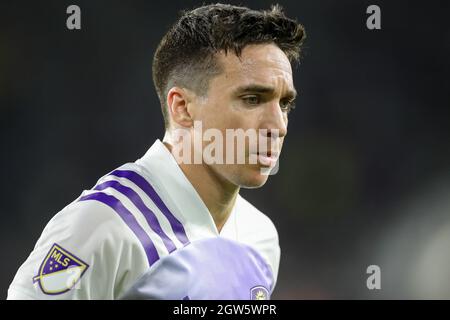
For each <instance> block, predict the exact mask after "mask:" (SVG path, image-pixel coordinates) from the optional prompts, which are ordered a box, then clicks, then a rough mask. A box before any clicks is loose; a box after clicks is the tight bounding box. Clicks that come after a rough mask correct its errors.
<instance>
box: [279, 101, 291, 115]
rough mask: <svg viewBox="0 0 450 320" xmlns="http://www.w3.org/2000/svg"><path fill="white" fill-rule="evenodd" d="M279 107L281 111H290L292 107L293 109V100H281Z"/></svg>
mask: <svg viewBox="0 0 450 320" xmlns="http://www.w3.org/2000/svg"><path fill="white" fill-rule="evenodd" d="M280 108H281V110H283V111H286V112H290V111H291V110H292V109H295V104H294V101H289V100H287V101H281V102H280Z"/></svg>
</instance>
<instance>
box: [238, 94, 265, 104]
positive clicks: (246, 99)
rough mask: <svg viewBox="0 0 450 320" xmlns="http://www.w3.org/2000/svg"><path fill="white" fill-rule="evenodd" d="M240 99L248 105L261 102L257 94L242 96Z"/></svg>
mask: <svg viewBox="0 0 450 320" xmlns="http://www.w3.org/2000/svg"><path fill="white" fill-rule="evenodd" d="M242 100H244V102H245V103H247V104H250V105H257V104H259V103H260V102H261V99H260V98H259V97H258V96H244V97H242Z"/></svg>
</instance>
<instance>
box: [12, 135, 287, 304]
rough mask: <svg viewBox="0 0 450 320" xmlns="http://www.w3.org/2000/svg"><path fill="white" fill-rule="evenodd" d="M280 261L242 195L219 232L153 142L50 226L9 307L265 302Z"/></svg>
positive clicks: (268, 231) (271, 232) (265, 227)
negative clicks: (18, 302)
mask: <svg viewBox="0 0 450 320" xmlns="http://www.w3.org/2000/svg"><path fill="white" fill-rule="evenodd" d="M279 261H280V248H279V243H278V234H277V231H276V229H275V226H274V225H273V223H272V221H271V220H270V219H269V218H268V217H267V216H265V215H264V214H263V213H261V212H260V211H259V210H258V209H256V208H255V207H254V206H252V205H251V204H250V203H249V202H247V201H246V200H245V199H244V198H242V197H241V196H240V195H238V197H237V200H236V203H235V206H234V208H233V210H232V213H231V215H230V216H229V218H228V220H227V221H226V223H225V225H224V226H223V228H222V230H221V232H220V233H219V232H218V230H217V228H216V225H215V223H214V220H213V219H212V217H211V214H210V213H209V211H208V209H207V207H206V205H205V204H204V203H203V201H202V200H201V198H200V196H199V195H198V193H197V192H196V190H195V189H194V187H193V186H192V184H191V183H190V182H189V180H188V179H187V178H186V176H185V175H184V174H183V172H182V171H181V169H180V167H179V166H178V164H177V163H176V161H175V159H174V158H173V156H172V155H171V154H170V152H169V150H168V149H167V148H166V147H165V146H164V144H163V143H162V142H161V141H160V140H157V141H156V142H155V143H154V144H153V146H152V147H151V148H150V149H149V150H148V151H147V153H146V154H145V155H144V156H143V157H142V158H141V159H139V160H137V161H136V162H134V163H128V164H125V165H123V166H121V167H119V168H117V169H116V170H114V171H112V172H110V173H109V174H107V175H105V176H103V177H102V178H101V179H100V180H99V181H98V182H97V184H96V185H95V186H94V188H92V189H91V190H85V191H83V193H82V194H81V195H80V196H79V197H78V198H77V199H76V200H75V201H74V202H72V203H70V204H69V205H68V206H66V207H65V208H64V209H62V210H61V211H60V212H59V213H58V214H56V215H55V216H54V217H53V218H52V219H51V220H50V222H49V223H48V224H47V226H46V227H45V229H44V231H43V233H42V235H41V237H40V238H39V240H38V241H37V243H36V245H35V247H34V250H33V251H32V252H31V254H30V256H29V257H28V259H27V260H26V261H25V262H24V263H23V264H22V266H21V267H20V268H19V270H18V272H17V274H16V276H15V278H14V280H13V282H12V283H11V285H10V287H9V290H8V299H119V298H130V299H135V298H136V299H140V298H144V299H265V298H269V297H270V294H271V293H272V291H273V289H274V286H275V283H276V279H277V274H278V266H279Z"/></svg>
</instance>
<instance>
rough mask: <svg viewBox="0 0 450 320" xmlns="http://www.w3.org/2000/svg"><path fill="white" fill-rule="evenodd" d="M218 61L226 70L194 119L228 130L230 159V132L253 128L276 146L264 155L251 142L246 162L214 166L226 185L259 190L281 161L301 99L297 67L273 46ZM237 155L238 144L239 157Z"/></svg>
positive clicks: (251, 48)
mask: <svg viewBox="0 0 450 320" xmlns="http://www.w3.org/2000/svg"><path fill="white" fill-rule="evenodd" d="M218 59H219V62H220V64H221V65H222V68H223V72H222V73H221V74H220V75H218V76H216V77H214V78H213V79H211V81H210V83H209V89H208V93H207V95H206V97H197V98H196V99H195V101H194V104H195V105H194V107H193V109H192V111H193V112H192V116H193V119H194V120H195V121H201V123H202V129H203V132H205V131H206V130H207V129H209V128H215V129H218V130H219V131H220V132H222V137H223V139H224V141H223V142H224V151H223V153H224V159H225V158H226V156H227V148H225V146H227V145H230V143H232V142H231V141H230V140H231V139H228V140H227V139H226V136H227V135H226V129H243V130H244V131H247V130H248V129H251V130H254V132H256V135H257V139H258V143H261V141H265V140H262V139H267V140H268V141H269V142H270V143H269V144H267V148H268V150H272V152H269V154H268V156H269V158H264V157H263V156H262V154H263V153H265V152H264V151H263V150H261V149H255V148H254V147H251V146H250V144H249V143H248V142H249V139H247V143H246V144H245V146H244V149H245V150H243V153H244V156H245V164H237V163H236V161H237V159H236V158H235V161H234V163H233V164H229V163H228V162H227V163H225V164H210V165H209V167H210V169H211V170H213V171H214V173H215V174H216V175H217V176H219V177H220V178H221V179H222V180H224V181H227V182H230V183H232V184H234V185H237V186H240V187H245V188H257V187H260V186H262V185H263V184H264V183H265V182H266V181H267V178H268V175H267V174H264V173H263V172H264V170H265V171H266V172H267V171H268V169H270V167H273V165H274V164H275V163H276V159H277V158H278V156H279V153H280V152H281V147H282V144H283V140H284V137H285V135H286V133H287V125H288V111H289V108H290V102H292V101H293V99H294V98H295V89H294V86H293V80H292V69H291V64H290V62H289V60H288V58H287V56H286V55H285V54H284V52H283V51H282V50H281V49H280V48H278V47H277V46H276V45H273V44H258V45H248V46H246V47H245V48H244V49H243V50H242V55H241V57H240V59H239V58H238V57H237V56H236V55H235V54H234V53H232V52H229V53H228V54H227V55H225V54H224V53H221V54H219V55H218ZM235 142H236V141H235ZM236 144H237V143H235V145H236ZM270 144H271V145H270ZM206 145H208V142H204V143H203V147H205V146H206ZM261 145H263V144H261ZM264 145H266V144H264ZM256 147H258V145H256ZM228 151H229V150H228ZM261 151H263V152H261ZM237 152H238V150H237V146H236V147H235V149H234V154H235V155H236V154H237ZM252 154H253V159H258V160H257V163H255V164H250V163H249V162H250V157H251V155H252ZM260 155H261V156H260ZM224 162H225V161H224ZM254 162H255V161H253V163H254Z"/></svg>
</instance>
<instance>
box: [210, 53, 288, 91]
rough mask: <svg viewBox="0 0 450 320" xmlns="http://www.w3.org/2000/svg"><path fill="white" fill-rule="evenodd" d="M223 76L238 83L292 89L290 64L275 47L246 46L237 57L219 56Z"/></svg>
mask: <svg viewBox="0 0 450 320" xmlns="http://www.w3.org/2000/svg"><path fill="white" fill-rule="evenodd" d="M218 58H219V61H220V63H221V65H222V67H223V69H224V70H223V75H224V76H225V77H226V78H227V80H230V81H231V80H232V81H239V82H260V83H264V82H267V83H268V84H269V83H271V84H272V85H276V83H284V85H287V86H289V87H293V83H292V68H291V64H290V62H289V60H288V58H287V56H286V55H285V54H284V52H283V51H282V50H281V49H279V48H278V47H277V46H275V45H271V44H265V45H248V46H246V47H245V48H244V49H243V50H242V53H241V56H240V57H238V56H236V55H235V54H234V52H228V54H227V55H225V54H224V53H222V54H220V55H219V57H218Z"/></svg>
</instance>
